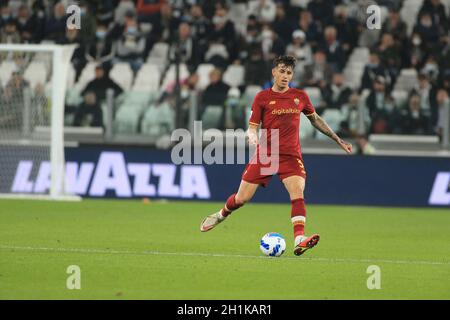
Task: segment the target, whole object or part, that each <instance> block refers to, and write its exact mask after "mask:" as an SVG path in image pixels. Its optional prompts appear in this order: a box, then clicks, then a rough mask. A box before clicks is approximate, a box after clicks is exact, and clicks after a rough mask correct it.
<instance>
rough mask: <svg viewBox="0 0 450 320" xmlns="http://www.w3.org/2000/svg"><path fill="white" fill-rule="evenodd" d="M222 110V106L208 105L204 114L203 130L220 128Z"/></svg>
mask: <svg viewBox="0 0 450 320" xmlns="http://www.w3.org/2000/svg"><path fill="white" fill-rule="evenodd" d="M222 112H223V108H222V107H221V106H207V107H206V109H205V112H204V113H203V116H202V122H203V123H202V125H203V130H207V129H211V128H218V127H219V122H220V118H221V117H222Z"/></svg>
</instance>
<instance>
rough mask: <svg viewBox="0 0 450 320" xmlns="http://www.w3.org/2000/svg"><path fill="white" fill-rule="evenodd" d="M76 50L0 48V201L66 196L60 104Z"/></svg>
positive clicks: (68, 196)
mask: <svg viewBox="0 0 450 320" xmlns="http://www.w3.org/2000/svg"><path fill="white" fill-rule="evenodd" d="M74 49H75V46H59V45H44V44H39V45H26V44H25V45H14V44H4V45H3V44H0V196H1V197H3V198H4V197H7V198H16V197H20V198H21V197H25V198H28V197H29V198H43V199H54V200H75V199H79V197H76V196H73V195H70V194H68V192H66V190H67V188H66V186H65V179H64V173H65V159H64V130H63V129H64V100H65V92H66V83H67V76H68V72H69V64H70V60H71V57H72V54H73V51H74Z"/></svg>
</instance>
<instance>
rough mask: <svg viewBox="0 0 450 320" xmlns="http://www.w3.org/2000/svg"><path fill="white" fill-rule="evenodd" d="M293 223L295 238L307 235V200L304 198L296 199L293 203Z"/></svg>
mask: <svg viewBox="0 0 450 320" xmlns="http://www.w3.org/2000/svg"><path fill="white" fill-rule="evenodd" d="M291 203H292V210H291V221H292V225H293V226H294V238H296V237H298V236H303V235H304V234H305V222H306V208H305V200H304V199H303V198H299V199H294V200H292V201H291Z"/></svg>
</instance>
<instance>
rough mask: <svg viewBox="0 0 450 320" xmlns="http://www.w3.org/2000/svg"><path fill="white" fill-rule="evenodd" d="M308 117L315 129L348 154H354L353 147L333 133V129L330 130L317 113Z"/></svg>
mask: <svg viewBox="0 0 450 320" xmlns="http://www.w3.org/2000/svg"><path fill="white" fill-rule="evenodd" d="M307 117H308V119H309V121H310V122H311V124H312V125H313V127H314V128H316V129H317V130H319V131H320V132H322V133H323V134H324V135H326V136H328V137H330V138H331V139H333V140H334V141H336V143H337V144H338V145H339V146H340V147H341V148H342V149H343V150H344V151H345V152H347V153H348V154H351V153H352V150H353V147H352V145H351V144H350V143H348V142H345V141H344V140H342V139H341V138H339V136H338V135H337V134H336V133H335V132H334V131H333V129H331V128H330V126H329V125H328V124H327V123H326V121H325V120H323V119H322V118H321V117H320V116H319V115H318V114H317V113H315V112H314V113H312V114H310V115H307Z"/></svg>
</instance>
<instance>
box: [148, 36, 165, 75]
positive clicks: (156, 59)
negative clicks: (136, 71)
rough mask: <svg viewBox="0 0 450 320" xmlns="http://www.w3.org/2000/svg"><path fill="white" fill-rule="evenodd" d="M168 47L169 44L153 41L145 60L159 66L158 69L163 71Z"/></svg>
mask: <svg viewBox="0 0 450 320" xmlns="http://www.w3.org/2000/svg"><path fill="white" fill-rule="evenodd" d="M169 48H170V46H169V44H167V43H165V42H157V43H155V45H154V46H153V48H152V50H151V51H150V54H149V55H148V58H147V62H148V63H152V64H155V65H157V66H159V68H160V71H163V70H164V68H165V67H166V64H167V60H168V57H169Z"/></svg>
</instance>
